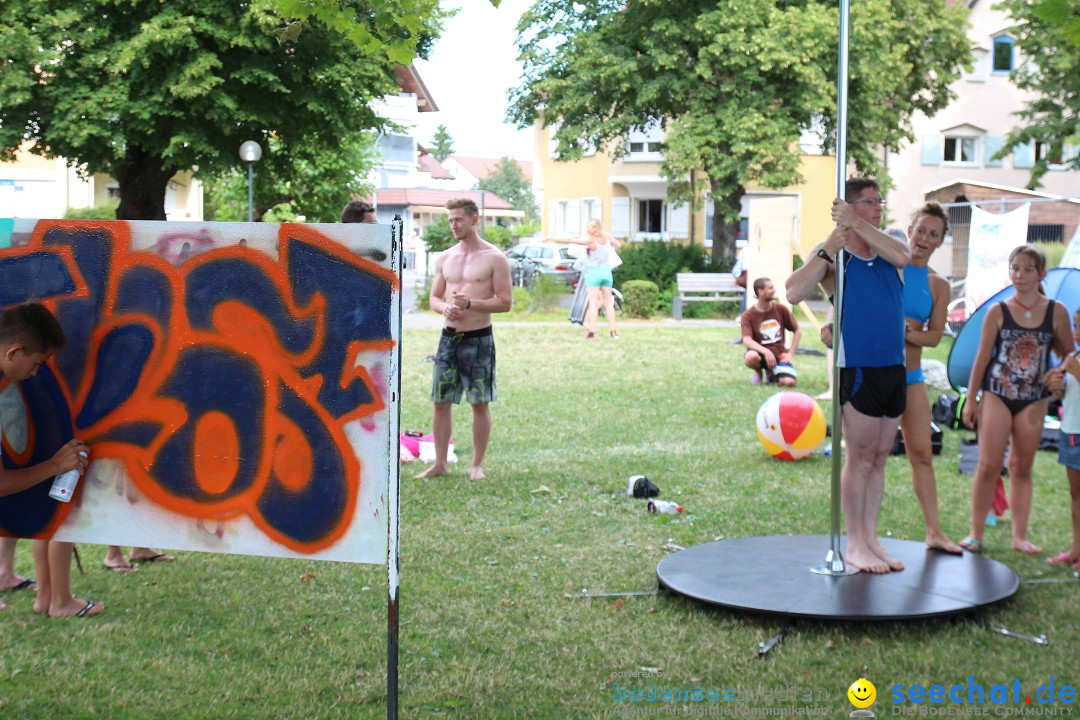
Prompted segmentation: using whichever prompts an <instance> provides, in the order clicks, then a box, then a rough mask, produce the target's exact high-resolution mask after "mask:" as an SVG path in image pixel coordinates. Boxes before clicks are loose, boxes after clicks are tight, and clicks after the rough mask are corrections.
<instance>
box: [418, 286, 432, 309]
mask: <svg viewBox="0 0 1080 720" xmlns="http://www.w3.org/2000/svg"><path fill="white" fill-rule="evenodd" d="M416 309H417V310H430V309H431V284H430V283H426V284H425V285H424V287H423V288H422V289H420V290H417V291H416Z"/></svg>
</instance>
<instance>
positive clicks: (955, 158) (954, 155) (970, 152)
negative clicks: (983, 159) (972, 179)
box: [942, 135, 979, 165]
mask: <svg viewBox="0 0 1080 720" xmlns="http://www.w3.org/2000/svg"><path fill="white" fill-rule="evenodd" d="M978 148H979V139H978V138H975V137H964V136H962V135H946V136H945V153H944V157H943V158H942V159H943V160H944V161H945V162H946V163H954V164H963V165H974V164H975V163H976V162H977V161H978V155H977V153H978Z"/></svg>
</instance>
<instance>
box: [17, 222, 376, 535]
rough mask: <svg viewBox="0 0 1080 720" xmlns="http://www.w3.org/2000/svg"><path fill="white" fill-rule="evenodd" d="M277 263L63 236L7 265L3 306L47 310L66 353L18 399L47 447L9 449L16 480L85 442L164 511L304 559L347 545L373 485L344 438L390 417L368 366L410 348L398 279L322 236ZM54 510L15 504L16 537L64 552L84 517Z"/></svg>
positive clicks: (38, 235) (104, 231)
mask: <svg viewBox="0 0 1080 720" xmlns="http://www.w3.org/2000/svg"><path fill="white" fill-rule="evenodd" d="M163 237H164V238H165V239H166V240H168V239H169V238H168V236H163ZM161 242H164V240H162V241H159V244H160V243H161ZM175 244H176V243H175V242H172V241H171V240H170V241H169V242H165V245H164V246H163V247H167V248H172V246H173V245H175ZM277 251H278V259H275V258H273V257H271V256H270V255H269V254H267V253H264V252H261V251H259V250H255V249H252V248H249V247H246V243H243V244H232V245H228V246H220V247H213V248H207V247H205V243H204V244H203V245H202V246H200V248H199V252H198V253H192V254H190V255H188V256H187V257H186V258H185V259H181V262H180V264H179V265H175V264H174V263H173V262H171V260H176V258H172V257H161V256H159V255H158V254H155V252H153V251H150V250H147V251H140V250H137V249H133V248H132V247H131V237H130V227H129V226H128V225H127V224H126V223H123V222H107V223H92V224H90V223H79V222H65V221H39V222H38V223H37V224H36V226H35V229H34V232H33V235H32V236H31V238H30V239H29V242H28V243H26V244H25V245H23V246H21V247H11V248H8V249H5V250H2V251H0V306H2V307H6V306H9V305H11V304H14V303H17V302H21V301H24V300H27V299H30V298H34V299H38V300H41V301H42V302H45V303H46V304H47V305H49V306H50V308H52V309H53V311H54V312H55V314H56V316H57V318H58V319H59V321H60V323H61V325H62V326H63V328H64V331H65V333H66V335H67V338H68V344H67V346H66V347H65V348H64V350H63V351H62V352H61V353H60V354H59V355H58V356H57V357H56V359H55V361H54V367H53V368H43V369H42V372H39V373H38V375H37V377H36V378H32V379H30V380H28V381H26V382H24V383H22V385H21V387H20V388H19V390H20V392H21V393H22V398H23V402H24V404H25V407H26V408H27V416H28V420H27V425H28V429H29V431H28V432H29V433H30V434H32V441H31V442H29V446H28V447H26V448H22V449H19V448H14V447H10V448H9V447H8V443H7V441H6V440H5V444H4V448H3V449H4V463H5V465H6V466H7V467H25V466H27V465H31V464H34V463H36V462H41V461H42V460H44V459H47V458H48V457H50V456H51V454H52V453H53V452H54V451H55V450H56V448H57V447H59V445H60V444H62V443H63V442H65V441H66V440H67V439H69V438H70V437H72V435H73V434H74V435H78V436H79V437H80V438H83V439H85V440H86V441H88V442H89V443H91V444H92V446H93V449H94V456H95V458H115V459H117V460H120V461H122V462H123V463H124V468H125V471H126V473H127V475H128V476H129V477H130V478H131V480H132V481H133V482H134V484H135V485H136V487H138V488H139V490H140V491H141V492H142V493H143V494H144V495H145V496H146V497H147V498H149V499H150V500H151V501H152V502H154V503H156V504H157V505H159V506H160V507H162V508H165V509H166V510H169V511H172V512H174V513H178V514H180V515H183V516H186V517H190V518H195V519H198V520H208V519H217V520H223V519H228V518H234V517H238V516H246V517H248V518H250V520H251V521H252V522H253V523H254V524H255V525H256V526H257V527H258V528H260V529H261V530H262V532H264V533H265V534H266V535H267V536H268V537H270V538H272V539H273V540H275V541H276V542H278V543H281V544H282V545H284V546H286V547H287V548H290V549H292V550H295V551H298V552H305V553H311V552H316V551H318V550H321V549H323V548H326V547H329V546H330V545H332V544H333V543H334V542H335V541H337V540H338V539H340V538H341V537H342V535H343V534H344V533H345V531H346V530H347V529H348V527H349V525H350V523H351V522H352V520H353V515H354V511H355V506H356V501H357V497H358V493H359V485H360V478H361V464H360V460H359V459H358V458H357V456H356V452H355V450H354V449H353V447H352V445H351V444H350V442H349V440H348V438H347V437H346V433H345V425H346V424H347V423H349V422H351V421H353V420H359V419H362V418H366V417H369V416H371V415H372V414H374V413H377V412H378V411H380V410H382V409H383V408H384V407H385V406H386V405H385V400H384V398H383V397H382V396H381V395H380V392H379V388H377V387H376V386H375V383H373V381H372V378H371V376H370V375H369V372H368V369H367V368H365V367H364V366H363V365H362V364H359V363H358V358H359V357H360V356H361V353H369V352H371V351H376V352H384V353H385V352H387V351H389V350H390V349H391V348H392V347H393V346H394V339H393V335H392V328H391V323H390V308H391V302H392V299H393V295H394V293H395V292H396V291H397V277H396V275H395V274H394V273H393V272H392V271H391V270H388V269H387V268H385V267H383V266H382V265H379V264H377V263H374V262H371V261H369V260H366V259H364V258H362V257H359V256H357V255H355V254H353V253H351V252H349V251H348V250H347V249H345V248H344V247H343V246H342V245H340V244H339V243H337V242H335V241H333V240H331V239H329V238H327V237H325V236H324V235H322V234H321V233H319V232H318V231H317V230H315V229H313V228H310V227H305V226H297V225H282V226H281V228H280V231H279V236H278V248H277ZM174 254H175V253H174ZM47 493H48V483H42V484H40V485H38V486H36V487H34V488H31V489H30V490H27V491H26V492H24V493H20V494H19V495H16V496H10V497H9V498H7V499H6V500H5V502H4V503H2V504H0V530H3V531H5V532H7V533H9V534H12V535H18V536H24V537H25V536H36V537H47V536H49V535H50V534H51V533H52V532H54V531H55V529H56V527H57V526H58V525H59V523H61V522H63V519H64V517H65V516H66V514H67V513H68V512H69V511H70V508H69V507H68V506H67V505H59V506H58V505H57V503H55V502H52V501H48V500H47V498H46V495H47Z"/></svg>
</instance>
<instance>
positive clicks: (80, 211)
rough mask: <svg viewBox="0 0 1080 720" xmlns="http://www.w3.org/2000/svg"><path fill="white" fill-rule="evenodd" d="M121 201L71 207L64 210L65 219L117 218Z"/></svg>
mask: <svg viewBox="0 0 1080 720" xmlns="http://www.w3.org/2000/svg"><path fill="white" fill-rule="evenodd" d="M117 207H119V203H109V204H108V205H98V206H97V207H88V208H71V207H69V208H68V209H67V210H65V211H64V219H65V220H115V219H116V208H117Z"/></svg>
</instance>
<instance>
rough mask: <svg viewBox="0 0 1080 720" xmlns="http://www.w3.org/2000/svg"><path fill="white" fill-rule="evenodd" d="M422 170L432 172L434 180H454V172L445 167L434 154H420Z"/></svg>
mask: <svg viewBox="0 0 1080 720" xmlns="http://www.w3.org/2000/svg"><path fill="white" fill-rule="evenodd" d="M420 172H426V173H431V178H432V179H433V180H453V179H454V174H453V173H452V172H450V171H449V170H447V169H446V168H444V167H443V166H442V165H441V164H440V163H439V161H438V160H436V159H435V157H434V156H433V155H429V154H428V153H421V154H420Z"/></svg>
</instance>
